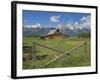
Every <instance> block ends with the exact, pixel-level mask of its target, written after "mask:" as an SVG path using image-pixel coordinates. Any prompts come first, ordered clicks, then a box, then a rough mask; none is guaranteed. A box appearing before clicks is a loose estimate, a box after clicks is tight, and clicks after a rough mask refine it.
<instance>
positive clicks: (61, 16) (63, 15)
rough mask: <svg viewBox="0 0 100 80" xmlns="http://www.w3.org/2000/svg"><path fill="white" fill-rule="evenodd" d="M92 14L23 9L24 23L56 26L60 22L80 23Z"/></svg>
mask: <svg viewBox="0 0 100 80" xmlns="http://www.w3.org/2000/svg"><path fill="white" fill-rule="evenodd" d="M90 15H91V14H89V13H71V12H49V11H33V10H23V25H24V26H26V25H35V24H39V25H42V26H50V27H56V26H57V25H58V24H65V23H71V24H74V23H76V22H77V23H80V22H81V20H82V19H84V18H86V17H87V16H90Z"/></svg>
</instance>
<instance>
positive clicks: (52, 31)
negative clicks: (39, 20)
mask: <svg viewBox="0 0 100 80" xmlns="http://www.w3.org/2000/svg"><path fill="white" fill-rule="evenodd" d="M55 31H56V29H55V30H50V31H49V33H48V34H47V35H52V34H54V33H55Z"/></svg>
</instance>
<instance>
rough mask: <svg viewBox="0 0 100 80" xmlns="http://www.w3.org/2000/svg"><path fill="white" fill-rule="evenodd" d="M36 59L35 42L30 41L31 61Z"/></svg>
mask: <svg viewBox="0 0 100 80" xmlns="http://www.w3.org/2000/svg"><path fill="white" fill-rule="evenodd" d="M34 60H36V44H35V42H32V61H34Z"/></svg>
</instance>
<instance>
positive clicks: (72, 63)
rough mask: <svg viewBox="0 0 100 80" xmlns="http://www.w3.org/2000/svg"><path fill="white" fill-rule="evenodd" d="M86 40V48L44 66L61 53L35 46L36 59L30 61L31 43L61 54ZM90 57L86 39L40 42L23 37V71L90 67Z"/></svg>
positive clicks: (34, 38) (36, 38) (82, 47)
mask: <svg viewBox="0 0 100 80" xmlns="http://www.w3.org/2000/svg"><path fill="white" fill-rule="evenodd" d="M86 40H88V42H87V45H86V47H85V46H84V45H83V46H81V47H79V48H78V49H76V50H74V51H73V52H71V53H70V54H69V55H65V56H63V57H61V58H59V59H58V60H55V61H54V62H52V63H50V64H49V65H46V66H45V64H46V63H47V62H49V61H50V60H52V59H54V58H55V57H57V56H59V55H61V54H63V53H59V52H56V51H53V50H50V49H47V48H44V47H42V46H39V45H36V57H37V59H36V60H32V41H34V42H36V43H39V44H42V45H45V46H47V47H50V48H53V49H56V50H60V51H62V52H67V51H69V50H70V49H72V48H73V47H75V46H77V45H79V44H81V43H83V42H84V41H86ZM85 48H86V51H85ZM90 57H91V54H90V40H89V39H88V38H77V37H68V38H64V39H48V40H41V39H40V38H38V37H23V69H38V68H62V67H81V66H90V65H91V58H90Z"/></svg>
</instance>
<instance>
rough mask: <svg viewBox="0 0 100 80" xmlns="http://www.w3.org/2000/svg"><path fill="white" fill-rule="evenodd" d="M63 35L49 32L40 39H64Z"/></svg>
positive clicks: (56, 30) (58, 32)
mask: <svg viewBox="0 0 100 80" xmlns="http://www.w3.org/2000/svg"><path fill="white" fill-rule="evenodd" d="M64 37H65V35H64V34H63V33H62V32H61V31H60V30H59V29H55V30H50V31H49V32H48V34H47V35H44V36H41V37H40V39H58V38H60V39H61V38H64Z"/></svg>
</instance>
